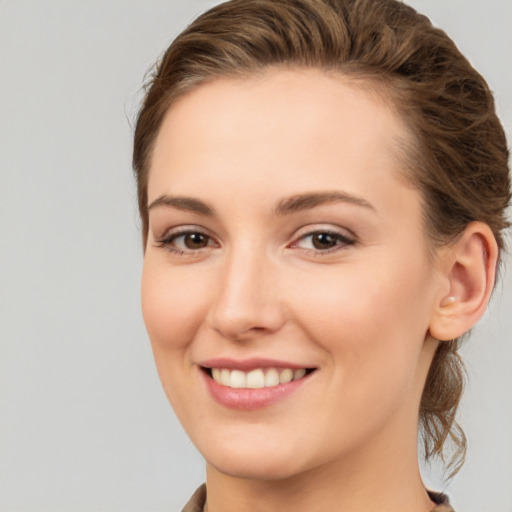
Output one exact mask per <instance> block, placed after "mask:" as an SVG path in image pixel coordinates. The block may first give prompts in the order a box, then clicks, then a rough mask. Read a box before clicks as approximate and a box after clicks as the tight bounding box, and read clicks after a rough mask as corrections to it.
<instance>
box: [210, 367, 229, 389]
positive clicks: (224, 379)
mask: <svg viewBox="0 0 512 512" xmlns="http://www.w3.org/2000/svg"><path fill="white" fill-rule="evenodd" d="M213 378H214V379H215V377H213ZM217 382H218V381H217ZM220 383H221V384H222V385H223V386H229V385H230V384H231V372H230V371H229V370H228V369H226V368H224V369H223V370H221V371H220Z"/></svg>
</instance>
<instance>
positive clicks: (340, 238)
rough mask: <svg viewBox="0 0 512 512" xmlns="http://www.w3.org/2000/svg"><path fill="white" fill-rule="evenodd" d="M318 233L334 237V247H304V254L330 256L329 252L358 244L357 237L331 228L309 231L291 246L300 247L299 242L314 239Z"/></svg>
mask: <svg viewBox="0 0 512 512" xmlns="http://www.w3.org/2000/svg"><path fill="white" fill-rule="evenodd" d="M318 235H327V236H329V237H332V238H333V240H334V242H335V245H334V246H333V247H330V248H328V249H324V250H322V249H315V248H313V249H304V248H303V249H302V250H303V251H304V254H306V255H307V256H313V257H322V256H328V255H329V254H333V253H335V252H338V251H342V250H344V249H346V248H347V247H350V246H353V245H355V244H356V239H355V238H353V237H349V236H347V235H344V234H341V233H339V232H338V231H334V230H330V229H316V230H314V231H309V232H308V233H305V234H304V235H301V236H300V237H299V238H297V239H296V241H294V242H292V243H291V245H290V247H298V245H299V242H301V241H304V240H306V239H308V238H310V239H313V237H314V236H318Z"/></svg>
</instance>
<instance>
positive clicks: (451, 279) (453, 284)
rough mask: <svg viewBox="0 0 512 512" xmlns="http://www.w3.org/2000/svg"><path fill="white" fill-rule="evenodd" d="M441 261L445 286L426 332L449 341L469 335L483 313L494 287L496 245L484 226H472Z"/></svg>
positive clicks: (489, 230)
mask: <svg viewBox="0 0 512 512" xmlns="http://www.w3.org/2000/svg"><path fill="white" fill-rule="evenodd" d="M441 260H442V261H441V262H440V263H441V265H440V266H441V267H442V272H443V274H444V283H445V285H446V286H445V287H444V289H443V291H442V292H441V293H440V296H439V297H438V299H437V301H438V303H437V304H435V308H434V312H433V316H432V319H431V322H430V326H429V331H430V334H431V336H433V337H434V338H436V339H438V340H452V339H454V338H457V337H459V336H461V335H462V334H464V333H465V332H467V331H469V330H470V329H471V328H472V327H473V326H474V325H475V324H476V323H477V322H478V320H479V319H480V318H481V317H482V315H483V314H484V312H485V309H486V307H487V304H488V302H489V298H490V296H491V292H492V289H493V287H494V280H495V274H496V264H497V260H498V245H497V243H496V239H495V238H494V235H493V233H492V231H491V229H490V228H489V226H487V224H484V223H482V222H472V223H471V224H469V225H468V226H467V227H466V229H465V230H464V232H463V234H462V235H461V236H460V237H459V239H458V240H457V241H456V242H454V243H453V244H452V245H450V246H449V247H448V248H446V250H445V251H444V252H443V254H442V255H441ZM446 290H447V291H446Z"/></svg>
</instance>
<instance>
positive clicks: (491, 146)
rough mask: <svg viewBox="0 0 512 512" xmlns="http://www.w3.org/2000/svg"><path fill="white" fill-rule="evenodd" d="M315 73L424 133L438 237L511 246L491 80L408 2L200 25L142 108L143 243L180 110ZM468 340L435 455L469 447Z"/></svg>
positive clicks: (374, 0) (448, 357)
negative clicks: (150, 184) (165, 136)
mask: <svg viewBox="0 0 512 512" xmlns="http://www.w3.org/2000/svg"><path fill="white" fill-rule="evenodd" d="M279 66H287V67H309V68H316V69H321V70H325V71H327V72H337V73H339V74H340V75H342V76H346V77H351V78H355V79H358V80H361V83H363V84H369V85H373V86H376V87H377V88H378V89H379V90H380V91H382V92H383V93H384V94H385V95H386V97H388V99H389V100H390V101H391V103H392V106H393V108H395V109H396V110H397V111H398V113H399V114H401V117H402V119H403V120H404V122H405V123H406V124H407V125H408V127H409V129H410V131H411V133H412V134H413V137H412V138H413V141H414V142H413V143H411V144H410V147H408V148H406V152H407V157H406V158H405V160H406V163H407V164H408V165H407V167H408V177H409V180H410V181H411V182H412V183H413V184H414V185H415V186H417V187H418V189H419V190H421V191H422V194H423V198H424V203H425V206H424V216H425V225H426V232H427V233H428V235H429V240H431V241H432V243H433V244H435V245H440V244H446V243H449V242H450V241H453V240H454V239H456V238H457V236H458V235H460V234H461V233H462V231H463V230H464V229H465V227H466V226H467V225H468V224H469V223H470V222H472V221H475V220H478V221H482V222H485V223H486V224H488V225H489V226H490V228H491V229H492V231H493V233H494V236H495V237H496V240H497V242H498V246H499V248H500V249H502V248H503V237H502V231H503V230H504V229H505V228H506V227H507V221H506V213H505V210H506V208H507V205H508V203H509V201H510V176H509V169H508V150H507V143H506V139H505V135H504V132H503V128H502V126H501V124H500V122H499V120H498V118H497V116H496V113H495V107H494V100H493V97H492V94H491V92H490V90H489V87H488V85H487V84H486V82H485V80H484V79H483V78H482V77H481V76H480V75H479V74H478V73H477V72H476V71H475V70H474V69H473V67H472V66H471V65H470V64H469V62H468V61H467V60H466V59H465V58H464V56H463V55H462V54H461V53H460V52H459V51H458V49H457V48H456V46H455V44H454V43H453V42H452V41H451V39H450V38H449V37H448V36H447V35H446V34H445V33H444V32H443V31H441V30H439V29H437V28H434V27H433V26H432V24H431V23H430V21H429V20H428V18H426V17H425V16H423V15H420V14H418V13H417V12H416V11H415V10H414V9H412V8H411V7H408V6H406V5H404V4H403V3H401V2H399V1H397V0H232V1H229V2H226V3H223V4H221V5H218V6H216V7H214V8H212V9H211V10H209V11H208V12H206V13H205V14H203V15H201V16H200V17H199V18H197V19H196V20H195V21H194V22H193V23H192V24H191V25H190V26H189V27H188V28H187V29H186V30H185V31H184V32H182V33H181V34H180V35H179V36H178V38H177V39H176V40H175V41H174V42H173V43H172V45H171V46H170V47H169V49H168V50H167V51H166V52H165V54H164V55H163V57H162V59H161V61H160V63H159V64H158V65H157V67H156V70H155V71H154V74H153V76H152V77H151V79H150V81H149V83H148V85H147V92H146V97H145V100H144V102H143V105H142V107H141V110H140V112H139V116H138V120H137V124H136V129H135V138H134V152H133V167H134V170H135V174H136V178H137V185H138V200H139V209H140V214H141V218H142V227H143V237H144V240H145V239H146V237H147V231H148V213H147V181H148V172H149V168H150V162H151V153H152V149H153V145H154V142H155V138H156V136H157V134H158V130H159V128H160V125H161V123H162V120H163V118H164V116H165V114H166V112H167V110H168V108H169V107H170V105H171V104H172V103H173V102H174V101H175V100H176V99H177V98H178V97H180V96H181V95H183V94H186V93H187V92H189V91H191V90H192V89H194V88H195V87H197V86H199V85H201V84H204V83H205V82H206V81H209V80H212V79H215V78H216V77H220V76H223V77H225V76H232V77H236V76H240V77H242V78H243V77H247V76H250V75H254V74H257V73H260V72H263V71H265V69H268V68H269V67H279ZM460 341H461V340H460V339H457V340H453V341H447V342H442V343H440V345H439V348H438V350H437V352H436V355H435V357H434V360H433V362H432V365H431V368H430V372H429V374H428V377H427V381H426V385H425V389H424V392H423V396H422V400H421V405H420V411H419V419H420V428H421V431H422V434H423V441H424V447H425V455H426V458H427V459H429V458H430V457H431V456H433V455H438V456H441V457H442V458H443V460H444V457H443V446H444V443H445V441H446V440H447V439H451V440H452V441H453V442H454V443H455V447H456V451H455V454H454V456H453V457H452V459H451V461H450V464H449V466H450V465H451V467H452V469H453V473H454V472H456V471H457V470H458V468H459V467H460V466H461V465H462V463H463V461H464V456H465V449H466V440H465V436H464V433H463V431H462V430H461V429H460V427H459V426H458V424H457V422H456V421H455V413H456V410H457V407H458V405H459V402H460V398H461V394H462V389H463V376H464V369H463V364H462V361H461V359H460V357H459V355H458V348H459V345H460Z"/></svg>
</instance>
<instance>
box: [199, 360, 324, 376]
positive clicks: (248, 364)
mask: <svg viewBox="0 0 512 512" xmlns="http://www.w3.org/2000/svg"><path fill="white" fill-rule="evenodd" d="M198 365H199V366H202V367H203V368H228V369H229V370H241V371H243V372H250V371H251V370H255V369H256V368H291V369H292V370H299V369H300V368H314V367H312V366H311V365H307V364H306V365H303V364H297V363H290V362H288V361H283V360H278V359H268V358H266V357H252V358H250V359H243V360H242V359H241V360H235V359H230V358H215V359H207V360H205V361H201V362H200V363H198Z"/></svg>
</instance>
